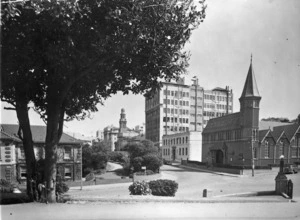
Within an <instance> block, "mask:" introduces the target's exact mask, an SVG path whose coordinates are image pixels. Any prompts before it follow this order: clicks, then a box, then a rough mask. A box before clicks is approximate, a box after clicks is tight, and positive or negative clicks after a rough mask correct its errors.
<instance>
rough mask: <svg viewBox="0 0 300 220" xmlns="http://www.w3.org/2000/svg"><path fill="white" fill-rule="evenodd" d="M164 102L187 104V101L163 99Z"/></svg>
mask: <svg viewBox="0 0 300 220" xmlns="http://www.w3.org/2000/svg"><path fill="white" fill-rule="evenodd" d="M164 104H171V105H181V106H189V101H184V100H173V99H172V100H170V99H164Z"/></svg>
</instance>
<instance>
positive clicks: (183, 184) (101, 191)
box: [0, 166, 300, 220]
mask: <svg viewBox="0 0 300 220" xmlns="http://www.w3.org/2000/svg"><path fill="white" fill-rule="evenodd" d="M276 174H277V172H275V171H274V172H270V173H267V174H264V175H262V174H260V175H255V177H251V176H250V177H249V176H244V177H232V176H222V175H215V174H211V173H205V172H198V171H193V170H186V169H182V168H178V167H173V166H163V167H162V177H163V178H167V179H174V180H176V181H177V182H178V183H179V189H178V192H177V194H176V197H175V199H180V198H181V199H192V198H194V199H197V198H200V197H202V190H203V189H204V188H209V189H211V190H213V192H214V195H216V196H221V195H224V194H232V193H238V192H250V191H264V190H266V191H270V190H274V187H275V180H274V179H275V176H276ZM288 178H290V179H292V180H293V182H294V192H295V197H296V198H298V199H296V201H297V203H293V202H290V203H289V202H280V203H261V202H259V203H254V202H253V203H249V202H247V203H244V202H243V201H242V200H241V201H239V202H236V201H233V200H230V199H228V201H225V203H214V202H212V203H194V202H178V201H177V202H174V201H172V199H171V200H165V201H163V200H160V201H157V202H153V200H149V201H148V202H145V200H144V202H143V203H139V202H135V203H127V202H126V201H128V198H129V197H131V198H132V196H130V195H129V191H128V186H129V184H130V183H126V184H114V185H99V186H94V187H84V189H83V190H82V191H80V190H77V189H76V188H75V189H72V190H71V191H70V193H71V194H72V195H75V196H76V195H77V196H78V197H82V196H85V197H87V198H91V197H102V198H108V200H107V201H108V202H99V203H84V204H81V203H79V204H51V205H50V204H48V205H46V204H39V203H31V204H22V205H21V204H20V205H6V206H1V209H0V210H1V217H2V218H1V219H4V220H10V219H22V220H27V219H30V220H32V219H64V220H66V219H72V220H77V219H300V209H299V202H300V199H299V198H300V192H299V186H300V184H299V183H300V174H293V175H288ZM118 197H119V198H124V200H123V202H122V200H120V201H119V202H117V203H116V202H109V201H110V200H109V198H118ZM136 198H140V199H144V198H147V197H141V196H136Z"/></svg>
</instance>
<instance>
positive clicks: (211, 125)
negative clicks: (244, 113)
mask: <svg viewBox="0 0 300 220" xmlns="http://www.w3.org/2000/svg"><path fill="white" fill-rule="evenodd" d="M240 126H241V123H240V113H239V112H237V113H233V114H229V115H225V116H222V117H218V118H212V119H210V120H209V121H208V123H207V125H206V127H205V128H204V130H203V133H210V132H216V131H225V130H232V129H238V128H240Z"/></svg>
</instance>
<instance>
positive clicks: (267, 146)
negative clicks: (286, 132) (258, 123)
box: [265, 140, 271, 158]
mask: <svg viewBox="0 0 300 220" xmlns="http://www.w3.org/2000/svg"><path fill="white" fill-rule="evenodd" d="M270 153H271V152H270V143H269V141H267V140H266V141H265V158H270Z"/></svg>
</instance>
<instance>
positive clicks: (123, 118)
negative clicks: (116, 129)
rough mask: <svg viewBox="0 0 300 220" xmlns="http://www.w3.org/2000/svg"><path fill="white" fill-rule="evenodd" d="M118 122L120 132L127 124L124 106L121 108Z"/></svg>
mask: <svg viewBox="0 0 300 220" xmlns="http://www.w3.org/2000/svg"><path fill="white" fill-rule="evenodd" d="M119 124H120V132H123V130H124V129H126V126H127V120H126V114H125V109H124V108H122V109H121V114H120V120H119Z"/></svg>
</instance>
